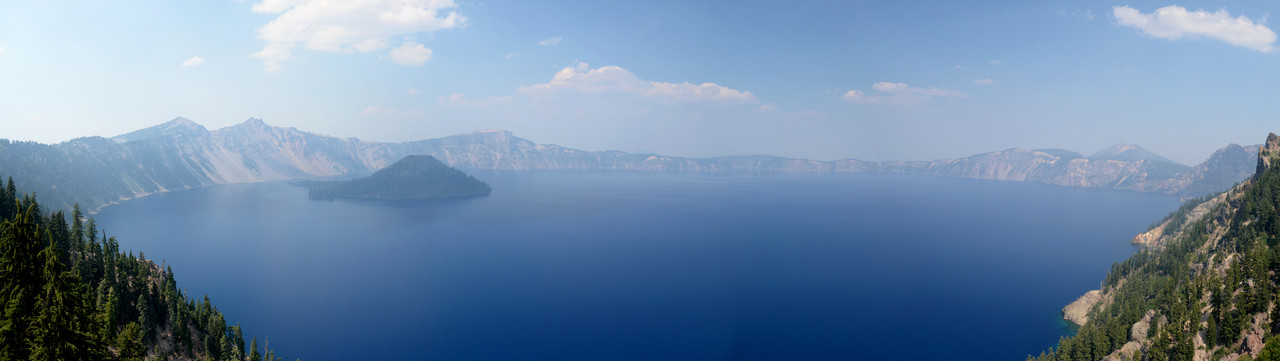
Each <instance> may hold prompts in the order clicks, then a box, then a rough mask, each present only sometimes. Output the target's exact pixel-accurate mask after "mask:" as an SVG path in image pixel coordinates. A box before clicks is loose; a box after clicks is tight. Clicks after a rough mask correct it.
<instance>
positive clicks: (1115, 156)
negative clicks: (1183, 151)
mask: <svg viewBox="0 0 1280 361" xmlns="http://www.w3.org/2000/svg"><path fill="white" fill-rule="evenodd" d="M1089 159H1097V160H1119V161H1126V162H1131V161H1137V160H1149V161H1154V162H1165V163H1169V164H1177V165H1182V164H1180V163H1178V162H1175V161H1173V160H1172V159H1169V158H1165V157H1163V156H1160V155H1159V154H1155V153H1152V152H1151V151H1149V150H1146V149H1143V148H1142V147H1139V146H1138V145H1137V144H1116V145H1113V146H1110V147H1106V148H1105V149H1103V150H1100V151H1098V152H1097V153H1093V155H1091V156H1089ZM1182 166H1183V167H1186V166H1185V165H1182Z"/></svg>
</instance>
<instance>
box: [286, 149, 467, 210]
mask: <svg viewBox="0 0 1280 361" xmlns="http://www.w3.org/2000/svg"><path fill="white" fill-rule="evenodd" d="M308 187H310V188H311V191H310V194H309V195H310V197H311V198H312V199H334V198H347V199H372V200H421V199H444V198H464V197H476V196H486V195H489V192H490V189H489V185H488V184H485V182H481V181H479V180H477V179H475V177H472V176H469V175H467V174H465V173H462V171H459V170H457V169H453V168H450V167H449V166H447V165H444V163H440V161H439V160H436V158H434V157H432V156H429V155H410V156H407V157H404V159H401V160H400V161H397V162H395V163H394V164H391V165H390V166H387V167H386V168H383V169H379V170H378V171H377V172H373V175H370V176H368V177H364V178H358V179H353V180H349V181H344V182H310V183H308Z"/></svg>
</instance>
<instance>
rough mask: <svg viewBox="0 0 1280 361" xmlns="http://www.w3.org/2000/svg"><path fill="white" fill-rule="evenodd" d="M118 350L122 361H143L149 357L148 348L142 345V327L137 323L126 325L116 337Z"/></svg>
mask: <svg viewBox="0 0 1280 361" xmlns="http://www.w3.org/2000/svg"><path fill="white" fill-rule="evenodd" d="M116 350H117V351H118V352H119V353H120V360H122V361H142V360H143V357H146V355H147V346H146V345H144V344H143V343H142V326H139V325H138V323H137V322H129V324H127V325H125V326H124V330H122V331H120V334H119V335H116Z"/></svg>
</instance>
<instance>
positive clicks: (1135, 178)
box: [0, 118, 1256, 209]
mask: <svg viewBox="0 0 1280 361" xmlns="http://www.w3.org/2000/svg"><path fill="white" fill-rule="evenodd" d="M1232 147H1235V148H1232ZM1113 148H1114V147H1113ZM1121 148H1123V147H1121ZM1236 148H1240V147H1239V146H1234V145H1233V146H1229V147H1228V148H1224V149H1223V150H1219V151H1218V152H1216V153H1214V154H1215V156H1214V157H1211V158H1210V159H1209V160H1208V161H1206V162H1205V163H1203V164H1200V165H1197V166H1196V167H1186V166H1183V165H1179V164H1176V163H1170V162H1165V161H1161V160H1155V159H1156V158H1154V157H1152V156H1151V155H1143V154H1144V153H1143V152H1145V151H1135V150H1134V149H1141V148H1133V149H1125V150H1119V151H1113V152H1108V153H1105V154H1103V155H1098V154H1095V156H1094V157H1089V158H1086V157H1082V156H1081V155H1080V154H1079V153H1075V152H1071V151H1067V150H1062V149H1041V150H1026V149H1008V150H1003V151H997V152H990V153H983V154H976V155H972V156H969V157H964V158H957V159H940V160H933V161H906V162H901V161H895V162H869V161H861V160H856V159H846V160H838V161H816V160H806V159H792V158H784V157H776V156H769V155H749V156H729V157H715V158H682V157H668V156H661V155H652V154H632V153H625V152H618V151H584V150H578V149H572V148H566V147H561V146H557V145H550V144H536V143H534V142H532V141H529V140H527V139H522V138H519V137H516V136H514V135H512V134H511V132H508V131H504V130H489V131H480V132H472V133H467V134H461V135H454V136H449V137H444V138H437V139H427V140H420V141H412V142H403V143H383V142H369V141H362V140H359V139H356V138H337V137H330V136H324V135H318V134H314V133H309V132H304V131H301V130H298V129H296V128H282V127H273V126H270V125H267V124H266V123H264V122H263V121H262V120H261V119H249V120H247V121H245V122H244V123H241V124H237V125H234V126H230V127H226V128H223V129H218V130H213V131H210V130H208V129H205V128H204V127H203V126H201V125H199V124H196V123H195V122H192V121H190V120H188V119H185V118H177V119H174V120H172V121H169V122H166V123H164V124H160V125H157V126H154V127H150V128H146V129H142V130H139V131H135V132H131V133H128V134H124V135H120V136H116V137H113V138H110V139H107V138H102V137H89V138H78V139H73V140H71V141H67V142H63V143H60V144H53V145H48V144H39V143H34V142H9V141H7V140H0V174H8V175H13V176H14V177H15V178H16V179H17V180H18V181H19V182H21V183H22V184H19V186H21V187H22V188H24V189H30V190H34V191H37V192H38V193H39V194H40V196H41V199H43V200H46V202H48V203H49V204H50V205H52V206H55V207H60V208H64V209H69V208H70V205H71V204H72V203H75V202H78V203H80V204H81V205H83V206H85V207H86V208H88V209H97V208H100V207H102V206H104V205H107V204H112V203H115V202H119V201H121V200H125V199H130V198H136V197H140V196H144V195H147V194H151V193H156V192H164V191H168V190H173V189H183V188H192V187H202V186H208V185H213V184H225V183H244V182H259V181H272V180H287V179H298V178H306V177H319V176H335V175H345V174H367V173H371V172H373V171H374V170H377V169H381V168H385V167H387V166H388V165H390V164H392V163H393V162H395V161H397V160H400V159H402V158H404V157H405V156H408V155H413V154H420V155H430V156H432V157H435V158H436V159H438V160H439V161H440V162H442V163H444V164H447V165H449V166H452V167H456V168H460V169H502V170H530V169H539V170H635V171H684V172H881V173H905V174H924V175H936V176H948V177H967V178H981V179H998V180H1010V181H1025V182H1038V183H1047V184H1055V185H1064V186H1080V187H1103V188H1115V189H1125V190H1134V191H1143V192H1160V193H1168V194H1204V193H1212V192H1218V191H1221V190H1224V189H1226V188H1227V187H1229V186H1231V185H1232V184H1235V183H1236V182H1239V181H1240V180H1242V179H1244V178H1245V177H1247V176H1248V175H1247V174H1246V173H1248V172H1245V171H1243V170H1242V168H1241V164H1245V163H1248V164H1252V163H1253V162H1254V161H1256V158H1255V156H1256V150H1249V149H1242V148H1241V149H1236ZM1251 152H1252V153H1251ZM1147 153H1149V152H1147ZM1138 155H1141V156H1138ZM1095 157H1100V158H1095ZM1121 157H1137V158H1140V159H1134V160H1123V159H1110V158H1121ZM1155 157H1158V156H1155ZM1102 158H1107V159H1102ZM1160 158H1162V157H1160Z"/></svg>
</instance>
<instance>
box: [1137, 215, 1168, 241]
mask: <svg viewBox="0 0 1280 361" xmlns="http://www.w3.org/2000/svg"><path fill="white" fill-rule="evenodd" d="M1168 222H1169V221H1165V223H1161V224H1160V225H1158V226H1156V228H1152V229H1151V230H1150V231H1146V232H1142V233H1138V235H1137V236H1134V237H1133V240H1132V241H1129V243H1133V244H1136V245H1140V246H1152V245H1154V244H1155V242H1156V241H1157V240H1159V239H1160V237H1161V236H1164V225H1165V224H1166V223H1168Z"/></svg>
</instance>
